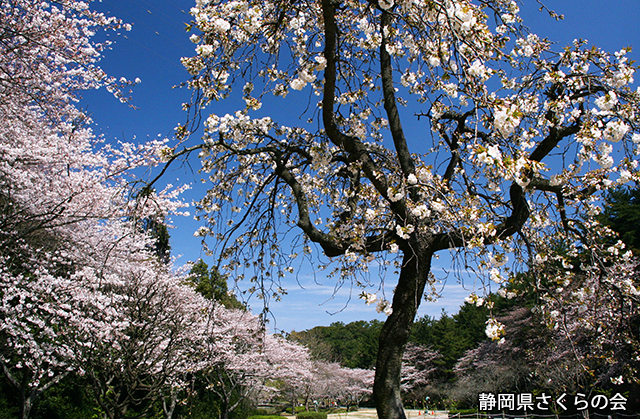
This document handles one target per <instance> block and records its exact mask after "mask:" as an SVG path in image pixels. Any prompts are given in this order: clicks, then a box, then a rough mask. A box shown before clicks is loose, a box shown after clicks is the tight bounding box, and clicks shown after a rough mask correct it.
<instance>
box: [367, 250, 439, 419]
mask: <svg viewBox="0 0 640 419" xmlns="http://www.w3.org/2000/svg"><path fill="white" fill-rule="evenodd" d="M416 253H417V254H416ZM416 253H413V254H411V253H409V252H406V253H405V256H404V258H403V261H402V268H401V271H400V278H399V279H398V286H397V287H396V291H395V294H394V296H393V306H392V307H393V313H392V314H391V315H390V316H389V317H388V318H387V321H386V322H385V323H384V326H383V327H382V331H381V332H380V340H379V344H378V359H377V362H376V375H375V381H374V384H373V398H374V401H375V404H376V409H377V411H378V418H380V419H406V417H405V414H404V408H403V406H402V397H401V395H400V379H401V369H402V354H403V353H404V348H405V345H406V343H407V340H408V339H409V334H410V332H411V325H412V324H413V320H414V318H415V316H416V312H417V311H418V306H419V305H420V300H421V299H422V295H423V293H424V287H425V284H426V282H427V278H428V275H429V270H430V269H431V253H430V252H427V251H425V252H422V254H420V253H418V252H416Z"/></svg>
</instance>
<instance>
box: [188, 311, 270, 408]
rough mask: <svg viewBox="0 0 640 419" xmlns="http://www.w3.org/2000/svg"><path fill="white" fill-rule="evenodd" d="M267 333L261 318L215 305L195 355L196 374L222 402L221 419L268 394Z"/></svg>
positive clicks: (195, 347)
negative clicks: (239, 407) (265, 346)
mask: <svg viewBox="0 0 640 419" xmlns="http://www.w3.org/2000/svg"><path fill="white" fill-rule="evenodd" d="M264 337H265V331H264V329H263V328H262V326H261V324H260V322H259V319H258V317H257V316H255V315H253V314H251V313H250V312H247V311H244V310H239V309H227V308H225V307H224V306H223V305H222V304H219V303H213V306H212V307H211V308H210V310H209V313H208V316H207V318H206V326H205V329H204V330H203V333H201V337H200V340H199V341H196V342H195V344H194V351H193V352H192V354H191V357H192V359H193V370H194V371H197V372H198V373H200V374H201V375H202V379H203V380H204V381H205V382H206V385H207V390H209V391H212V392H213V393H214V394H216V396H217V397H218V399H219V400H220V413H219V416H220V418H221V419H226V418H228V417H229V414H230V413H232V412H233V411H234V410H235V409H236V408H238V406H240V405H241V403H242V402H243V401H245V400H246V399H248V398H251V397H253V396H257V395H258V394H260V392H263V391H266V390H268V389H267V388H266V387H265V381H266V379H267V377H268V376H269V374H271V373H272V372H273V371H271V369H270V367H269V362H268V360H267V357H266V356H265V353H264V346H263V345H264Z"/></svg>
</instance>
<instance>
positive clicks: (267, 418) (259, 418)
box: [247, 415, 282, 419]
mask: <svg viewBox="0 0 640 419" xmlns="http://www.w3.org/2000/svg"><path fill="white" fill-rule="evenodd" d="M247 419H282V416H278V415H253V416H249V417H248V418H247Z"/></svg>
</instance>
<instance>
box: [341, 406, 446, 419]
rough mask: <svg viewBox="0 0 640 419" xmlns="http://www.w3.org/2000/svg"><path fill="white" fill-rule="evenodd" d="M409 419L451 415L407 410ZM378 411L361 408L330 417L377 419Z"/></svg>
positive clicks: (437, 418)
mask: <svg viewBox="0 0 640 419" xmlns="http://www.w3.org/2000/svg"><path fill="white" fill-rule="evenodd" d="M405 414H406V415H407V419H448V417H449V415H448V413H447V412H446V411H443V410H436V411H427V412H426V414H425V411H424V410H411V409H406V410H405ZM377 417H378V415H377V413H376V409H367V408H360V409H359V410H358V411H357V412H349V413H335V414H331V415H329V419H377Z"/></svg>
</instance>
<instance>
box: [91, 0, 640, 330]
mask: <svg viewBox="0 0 640 419" xmlns="http://www.w3.org/2000/svg"><path fill="white" fill-rule="evenodd" d="M194 3H195V1H194V0H100V1H94V3H93V7H94V8H95V9H97V10H99V11H102V12H105V13H107V14H109V15H114V16H117V17H119V18H121V19H123V20H124V21H125V22H127V23H130V24H132V25H133V29H132V30H131V31H130V32H122V33H121V34H120V35H116V34H111V35H110V39H112V40H114V41H115V43H114V45H113V46H112V48H111V50H110V51H107V52H106V53H105V57H104V59H103V60H102V62H101V66H102V68H103V69H104V70H105V71H106V72H107V73H108V74H110V75H112V76H116V77H126V78H128V79H135V78H140V79H141V81H142V82H141V83H140V84H139V85H137V86H136V87H135V89H134V92H133V96H132V100H131V105H133V106H134V107H135V108H134V107H129V106H127V105H123V104H121V103H119V102H118V101H117V100H115V99H114V98H113V97H112V96H111V95H110V94H109V93H107V92H106V91H104V90H98V91H88V92H83V93H82V97H83V99H82V101H81V106H82V107H83V108H84V109H86V110H87V111H88V112H89V113H90V114H91V115H92V117H93V119H94V122H95V126H94V130H95V132H96V133H97V134H101V135H104V137H105V139H106V140H107V141H115V140H124V141H129V142H133V141H142V140H145V139H147V138H155V137H157V136H162V137H167V136H169V137H170V136H171V135H172V133H173V129H174V127H175V126H176V125H177V124H179V123H182V122H184V120H185V118H186V115H185V114H184V112H183V111H182V110H181V104H182V103H183V102H188V101H189V95H190V93H189V91H188V90H186V89H179V88H174V86H177V85H179V84H180V83H181V82H183V81H186V80H187V79H188V74H187V72H186V71H185V70H184V69H183V68H182V66H181V64H180V58H181V57H183V56H189V55H192V54H193V53H194V44H192V43H191V42H190V41H189V39H188V37H189V36H188V34H187V33H186V32H185V23H188V22H189V21H190V16H189V14H188V13H189V9H190V8H191V7H192V6H193V5H194ZM520 3H522V2H520ZM544 3H545V4H546V5H547V6H548V7H549V8H550V9H552V10H555V11H556V12H558V13H560V14H563V15H564V16H565V19H564V20H562V21H558V22H556V21H554V20H552V19H550V18H549V17H548V15H547V14H546V13H544V12H538V11H537V9H538V7H539V5H538V3H537V2H536V1H535V0H524V4H521V5H520V7H521V15H522V16H523V17H524V19H525V24H527V26H529V27H530V28H531V29H532V31H533V32H535V33H537V34H538V35H540V36H542V37H547V38H549V39H550V40H551V41H557V42H558V45H559V46H562V45H566V44H568V43H570V42H571V41H573V39H575V38H583V39H588V40H589V41H590V43H591V44H593V45H597V46H599V47H601V48H602V49H604V50H607V51H617V50H619V49H621V48H623V47H626V46H636V47H637V49H638V50H637V51H635V50H634V51H633V52H632V53H631V54H630V57H631V58H632V59H637V58H638V53H639V52H640V30H638V26H637V15H638V11H640V2H638V0H611V1H606V2H605V1H602V0H552V1H551V0H549V1H544ZM638 77H640V76H638ZM636 84H637V83H636ZM234 110H235V109H234V108H232V107H228V109H225V104H224V103H218V104H216V105H215V106H214V107H213V108H212V109H211V111H215V112H217V113H222V114H224V113H227V112H232V111H234ZM196 164H197V162H196ZM197 170H198V167H197V166H196V165H194V166H193V167H189V166H185V165H183V166H176V167H174V168H173V169H172V170H171V171H170V172H169V173H168V174H167V179H166V181H167V182H171V183H173V184H179V183H192V184H194V186H198V183H199V182H198V180H199V177H198V174H197V173H196V172H197ZM201 192H202V190H201V189H195V188H194V190H193V191H191V192H190V193H188V194H186V195H185V198H186V200H187V201H190V200H192V199H196V198H197V196H198V193H201ZM172 223H173V224H174V225H175V228H174V229H172V230H171V235H172V241H171V243H172V248H173V253H174V256H178V255H181V256H180V258H179V259H178V262H177V264H178V265H181V264H183V263H185V262H186V261H188V260H195V259H197V258H199V257H203V256H204V255H203V253H202V251H201V248H200V241H199V239H197V238H195V237H193V232H194V231H195V230H196V228H197V227H198V226H199V224H198V223H197V222H195V221H193V220H191V219H187V218H181V219H173V220H172ZM205 261H207V262H208V263H211V262H212V260H211V258H206V257H205ZM442 263H444V261H443V262H441V264H436V266H435V269H436V270H439V269H443V267H444V266H443V265H442ZM316 279H319V281H318V282H319V283H316V282H314V280H313V279H312V275H311V272H307V273H302V274H301V275H300V277H299V280H300V283H301V285H302V286H303V287H304V289H303V288H301V287H300V286H299V285H298V284H297V283H296V281H295V280H291V282H290V283H288V284H286V285H287V289H288V294H287V295H285V296H284V297H283V299H282V301H281V302H274V303H272V304H271V309H272V311H273V313H274V315H275V321H276V323H275V324H273V323H272V327H273V326H275V327H277V328H278V329H281V330H285V331H291V330H293V329H295V330H303V329H307V328H311V327H313V326H317V325H328V324H330V323H332V322H335V321H342V322H344V323H348V322H350V321H354V320H371V319H374V318H377V319H380V320H384V315H381V314H377V313H376V312H375V308H374V307H373V306H366V305H365V304H364V303H363V302H362V301H361V300H358V299H357V294H358V293H359V291H355V295H353V296H352V298H351V301H350V302H349V289H348V287H345V288H346V289H342V290H340V291H339V292H338V293H337V294H335V295H334V284H333V282H332V281H331V280H329V279H327V280H323V278H316ZM468 294H469V291H468V290H464V289H463V288H462V287H461V286H460V285H458V284H456V283H455V281H450V283H448V284H447V286H446V289H445V292H444V295H443V298H441V299H440V300H439V301H438V302H436V303H426V302H423V303H422V306H421V309H420V312H419V314H420V315H425V314H428V315H431V316H439V315H440V312H441V310H442V309H445V310H446V311H447V312H449V313H454V312H456V311H457V309H458V307H459V306H460V305H461V304H462V302H463V300H464V298H465V297H466V296H467V295H468ZM332 296H333V298H332ZM254 303H255V304H256V306H255V310H260V306H259V302H254ZM329 313H336V314H333V315H331V314H329Z"/></svg>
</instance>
